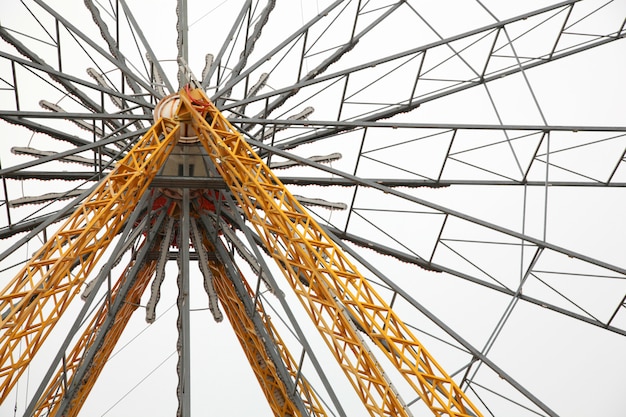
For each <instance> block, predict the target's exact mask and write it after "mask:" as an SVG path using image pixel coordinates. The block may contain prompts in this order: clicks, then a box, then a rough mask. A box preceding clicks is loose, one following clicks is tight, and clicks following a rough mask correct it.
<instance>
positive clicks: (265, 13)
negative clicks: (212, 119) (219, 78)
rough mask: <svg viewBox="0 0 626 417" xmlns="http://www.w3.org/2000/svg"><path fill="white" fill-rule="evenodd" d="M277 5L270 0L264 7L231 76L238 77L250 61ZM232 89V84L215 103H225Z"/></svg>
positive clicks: (218, 104) (219, 104)
mask: <svg viewBox="0 0 626 417" xmlns="http://www.w3.org/2000/svg"><path fill="white" fill-rule="evenodd" d="M275 5H276V0H269V1H268V2H267V4H266V5H265V7H264V8H263V10H262V11H261V15H260V16H259V21H258V22H257V23H256V25H255V26H254V29H253V31H252V33H251V34H250V36H248V38H247V39H246V40H245V47H244V50H243V52H242V53H241V55H240V56H239V62H237V64H235V66H234V67H233V69H232V70H231V75H230V76H231V78H235V77H237V76H238V75H239V74H240V73H241V71H242V70H243V69H244V67H245V66H246V64H247V63H248V57H249V56H250V54H251V53H252V51H253V50H254V46H255V44H256V41H257V40H258V39H259V37H260V36H261V32H262V31H263V28H264V27H265V25H266V24H267V21H268V20H269V16H270V13H271V12H272V10H273V9H274V6H275ZM246 35H247V33H246ZM231 91H232V86H231V87H230V88H228V89H226V90H222V91H221V93H220V97H219V100H217V101H216V102H215V104H216V105H217V106H221V104H222V103H224V101H225V100H226V99H227V98H228V97H230V93H231Z"/></svg>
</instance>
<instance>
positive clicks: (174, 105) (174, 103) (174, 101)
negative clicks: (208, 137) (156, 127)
mask: <svg viewBox="0 0 626 417" xmlns="http://www.w3.org/2000/svg"><path fill="white" fill-rule="evenodd" d="M179 106H180V94H178V93H174V94H170V95H167V96H165V97H163V98H162V99H161V101H159V103H158V104H157V105H156V107H155V108H154V113H153V116H152V118H153V119H154V122H155V123H156V122H157V121H158V120H159V119H161V118H166V119H174V118H175V115H176V111H177V110H178V107H179ZM177 139H178V142H179V143H196V142H198V136H197V135H196V133H195V131H194V130H193V127H192V126H191V124H190V123H188V122H184V121H181V123H180V130H179V133H178V138H177Z"/></svg>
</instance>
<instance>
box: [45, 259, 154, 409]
mask: <svg viewBox="0 0 626 417" xmlns="http://www.w3.org/2000/svg"><path fill="white" fill-rule="evenodd" d="M133 263H134V261H133V260H131V262H130V264H129V265H128V266H127V267H126V269H125V271H124V272H123V273H122V275H121V277H120V278H119V279H118V280H117V281H116V283H115V285H114V286H113V288H112V289H111V303H113V302H114V301H115V300H116V298H117V296H118V293H119V287H120V285H121V284H122V283H123V281H124V277H125V276H126V275H127V273H128V271H129V270H130V269H131V267H132V266H133ZM156 264H157V261H156V260H154V261H149V262H147V263H146V264H145V265H143V266H142V268H141V270H140V271H139V272H138V274H137V278H136V279H135V282H134V283H133V285H132V286H131V288H130V289H129V290H128V294H127V295H126V302H125V303H123V304H122V306H121V308H120V309H119V311H118V312H117V315H116V317H115V321H114V322H113V325H112V326H111V328H110V329H108V333H107V337H106V339H105V340H104V342H103V343H102V346H100V347H99V348H98V351H97V353H96V355H95V356H94V358H93V362H92V364H91V367H90V371H89V373H88V374H87V377H86V378H84V379H83V381H81V383H80V388H79V389H78V391H77V392H76V394H75V395H74V397H73V400H72V403H71V405H70V406H69V407H68V412H67V413H66V414H65V415H64V416H63V417H75V416H77V415H78V413H79V411H80V409H81V408H82V405H83V404H84V402H85V400H86V399H87V395H88V394H89V392H90V391H91V389H92V388H93V386H94V384H95V382H96V380H97V379H98V376H99V375H100V373H101V372H102V369H103V368H104V365H105V363H106V361H107V360H108V358H109V357H110V356H111V353H112V352H113V348H114V347H115V345H116V343H117V341H118V340H119V338H120V336H121V335H122V332H123V330H124V329H125V328H126V324H127V323H128V321H129V320H130V317H131V315H132V314H133V312H134V311H135V310H136V309H137V307H138V306H139V303H140V301H141V295H142V294H143V292H144V291H145V289H146V287H147V286H148V284H149V283H150V279H151V278H152V276H154V272H155V271H156ZM109 307H110V305H109V303H105V304H103V305H102V308H101V309H100V310H99V311H98V313H97V314H96V315H95V316H94V317H93V319H92V320H91V322H90V323H89V325H88V326H87V327H86V328H85V330H84V332H83V334H82V335H81V337H80V338H79V339H78V341H77V342H76V344H75V345H74V348H73V349H72V350H71V352H70V353H69V355H68V356H67V359H66V362H65V367H64V369H59V371H58V372H57V374H56V375H55V377H54V378H53V379H52V380H51V383H50V384H49V385H48V387H47V388H46V390H45V391H44V393H43V395H42V396H41V398H40V400H39V403H38V404H37V407H36V409H35V412H34V413H33V416H34V417H39V416H50V417H53V416H56V415H57V414H58V410H59V406H60V404H61V400H62V399H63V397H64V396H65V390H66V384H67V386H69V385H70V384H72V383H73V380H74V376H75V374H76V370H77V368H78V367H79V366H80V365H81V362H82V360H83V358H84V355H85V354H86V352H87V351H88V350H89V349H90V348H91V347H92V346H93V342H94V339H95V338H96V335H97V334H98V331H100V330H101V329H102V325H103V323H104V322H105V320H106V319H107V317H108V315H109V314H110V310H109Z"/></svg>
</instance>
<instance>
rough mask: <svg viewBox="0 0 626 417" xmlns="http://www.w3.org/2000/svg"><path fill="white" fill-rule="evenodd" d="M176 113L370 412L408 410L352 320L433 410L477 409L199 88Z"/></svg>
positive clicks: (465, 412) (458, 412)
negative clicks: (189, 126) (191, 131)
mask: <svg viewBox="0 0 626 417" xmlns="http://www.w3.org/2000/svg"><path fill="white" fill-rule="evenodd" d="M181 99H182V104H181V109H179V117H180V118H181V120H184V122H185V123H191V124H192V125H193V127H194V129H195V130H196V132H197V134H198V138H199V140H200V142H201V143H202V144H203V146H204V147H205V148H206V149H207V152H208V154H209V156H210V157H211V159H212V160H213V162H214V163H215V165H216V167H217V169H218V170H219V172H220V174H221V175H222V177H223V178H224V180H225V181H226V184H227V185H228V187H229V188H230V190H231V192H232V193H233V195H234V197H235V198H236V199H237V201H238V203H239V204H240V205H241V208H242V210H243V211H244V212H245V214H246V216H247V218H248V220H249V221H250V222H251V223H252V224H253V226H254V228H255V229H256V231H257V233H258V234H259V236H260V237H261V239H262V240H263V243H264V245H265V246H266V248H267V250H268V252H269V253H270V254H271V255H272V256H273V257H274V259H275V260H276V263H277V264H278V266H279V267H280V268H281V270H282V271H283V274H284V275H285V277H286V278H287V281H288V282H289V284H290V285H291V287H292V288H293V290H294V291H295V293H296V294H297V296H298V298H299V299H300V300H301V302H302V304H303V305H304V307H305V309H306V310H307V312H308V314H309V316H310V317H311V319H312V320H313V322H314V323H315V325H316V326H317V328H318V330H319V331H320V333H321V335H322V336H323V338H324V340H325V341H326V343H327V344H328V346H329V348H330V349H331V351H332V352H333V354H334V355H335V358H336V359H337V361H338V363H339V364H340V365H341V367H342V368H343V369H344V371H345V373H346V375H347V376H348V378H349V380H350V381H351V382H352V384H353V386H354V387H355V390H356V392H357V394H358V395H359V396H360V398H361V400H362V401H363V404H364V405H365V406H366V408H367V409H368V411H369V413H370V414H371V415H372V416H406V415H408V414H409V413H408V410H407V408H406V407H405V406H404V404H402V402H401V400H400V398H399V395H398V394H397V393H396V392H395V390H394V389H393V387H392V386H391V385H390V383H389V382H388V381H387V379H386V378H385V376H384V373H383V372H382V369H381V368H380V366H379V364H378V363H377V361H376V359H375V358H374V356H373V355H372V354H371V352H370V351H369V349H368V348H367V346H365V344H364V343H362V340H361V339H360V335H359V334H358V331H357V330H356V326H358V327H359V328H360V329H362V330H363V331H364V332H365V333H366V334H367V335H368V336H369V337H370V338H371V340H372V341H373V342H374V343H375V344H376V345H377V346H378V347H379V348H380V350H381V351H382V353H383V354H384V355H385V356H386V357H387V359H388V360H389V361H390V362H391V363H393V365H394V366H395V367H396V368H397V369H398V370H399V372H400V373H401V374H402V375H403V376H404V377H405V379H406V381H407V382H408V384H409V385H410V386H411V387H412V388H413V389H414V390H415V392H416V393H417V394H418V395H419V396H420V398H421V399H422V400H423V401H424V402H425V404H426V405H427V406H428V407H429V408H430V409H431V411H432V412H433V413H434V414H435V415H436V416H472V415H475V416H480V415H481V413H480V411H479V410H478V409H477V408H476V407H475V406H474V404H472V402H471V401H470V400H469V398H467V396H466V395H465V393H464V392H463V391H462V390H461V389H460V388H459V387H458V386H457V384H456V383H455V382H454V380H453V379H452V378H451V377H450V376H449V375H448V374H447V373H446V372H445V370H444V369H443V368H442V367H441V366H440V365H439V364H438V363H437V362H436V361H435V359H434V358H433V357H432V356H431V354H430V353H429V352H428V351H427V350H426V349H425V348H424V346H423V345H422V344H421V343H420V342H419V341H418V339H417V338H416V337H415V336H414V335H413V333H412V332H411V330H410V329H409V328H408V327H407V326H406V324H405V323H404V322H403V321H402V320H400V318H399V317H398V316H397V314H396V313H395V312H394V310H393V309H392V308H391V307H390V306H389V304H388V303H387V302H386V301H385V300H384V299H383V297H381V296H380V295H379V294H378V293H377V292H376V291H375V290H374V288H373V287H372V285H371V284H370V283H369V281H367V280H366V279H365V278H364V277H363V276H362V275H361V274H360V273H359V272H358V271H357V268H356V267H355V266H354V265H353V264H352V262H351V261H350V260H349V259H348V258H347V256H346V255H345V254H344V253H343V252H342V251H341V250H340V249H339V247H338V246H337V245H336V244H335V243H334V242H333V241H332V240H331V239H330V238H329V237H328V236H327V234H326V233H325V232H324V231H323V230H322V228H321V227H320V226H319V225H318V224H317V223H316V222H315V221H314V219H312V218H311V216H309V215H308V214H307V213H306V211H305V210H304V209H303V207H302V206H301V205H300V204H299V203H298V201H297V200H296V199H295V198H294V197H293V196H292V195H291V194H290V193H289V191H288V190H287V189H286V188H285V186H284V185H283V184H282V183H281V182H280V180H279V179H278V178H277V177H276V176H275V175H274V174H273V173H272V172H271V170H270V169H269V168H268V166H267V165H266V164H265V163H264V162H263V161H262V160H261V158H260V157H259V156H258V155H257V154H256V153H255V152H254V150H253V149H252V148H251V147H250V146H249V145H248V143H246V141H245V140H244V138H243V137H242V135H241V134H239V133H238V132H237V131H236V129H235V128H234V127H233V126H231V124H230V123H229V122H228V120H227V119H226V118H225V117H224V116H223V115H222V114H221V113H220V112H219V111H218V110H217V108H216V107H215V106H214V105H213V104H212V103H211V102H210V101H209V99H208V98H207V97H206V95H205V94H204V92H203V91H201V90H183V91H181Z"/></svg>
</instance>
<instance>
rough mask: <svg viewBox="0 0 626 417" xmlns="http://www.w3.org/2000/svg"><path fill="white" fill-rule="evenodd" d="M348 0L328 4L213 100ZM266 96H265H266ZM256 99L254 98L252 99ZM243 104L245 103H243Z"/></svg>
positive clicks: (214, 96)
mask: <svg viewBox="0 0 626 417" xmlns="http://www.w3.org/2000/svg"><path fill="white" fill-rule="evenodd" d="M345 1H346V0H337V1H335V2H334V3H333V4H331V5H330V6H328V7H327V8H326V9H324V10H323V11H321V12H320V13H319V14H318V15H317V16H316V17H315V18H313V19H311V20H310V21H309V22H307V23H306V24H305V25H303V26H302V27H301V28H300V29H298V30H297V31H296V32H294V33H293V34H291V35H290V36H288V37H287V38H286V39H285V40H284V41H282V42H281V43H280V44H278V45H277V46H276V47H275V48H273V49H272V50H271V51H270V52H268V53H267V54H265V55H264V56H263V57H261V58H260V59H258V60H257V61H256V63H254V64H251V65H249V66H248V67H247V68H246V69H245V70H244V71H242V72H241V73H240V74H239V76H237V77H235V78H233V79H230V80H228V82H227V83H226V85H225V86H224V87H223V88H222V89H221V90H218V91H217V92H216V93H215V94H214V95H213V96H212V100H215V99H216V98H218V97H219V96H220V95H221V91H224V90H227V89H230V88H232V87H233V86H234V85H236V84H237V83H239V82H240V81H241V80H243V79H244V78H245V77H247V76H248V75H250V73H252V71H254V70H255V69H257V68H258V67H259V66H261V64H263V63H264V62H265V61H267V60H268V59H270V58H271V57H272V56H274V55H277V54H278V53H279V52H280V51H281V50H283V49H284V48H285V47H287V46H288V45H290V44H291V43H292V42H294V41H295V40H297V39H298V38H300V37H301V36H302V35H304V34H305V33H306V32H307V31H308V30H309V29H310V28H311V27H312V26H313V25H315V24H316V23H318V22H319V21H320V20H322V19H323V18H324V17H325V16H326V15H328V14H329V13H330V12H331V11H332V10H333V9H335V8H336V7H337V6H339V5H340V4H341V3H343V2H345ZM216 62H218V60H217V59H216ZM209 79H210V77H209V74H207V77H205V79H204V81H205V82H206V83H208V80H209ZM203 87H205V88H206V84H205V83H204V82H203ZM264 98H265V97H264ZM251 101H254V100H251ZM242 104H243V103H242ZM222 108H228V106H222Z"/></svg>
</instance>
